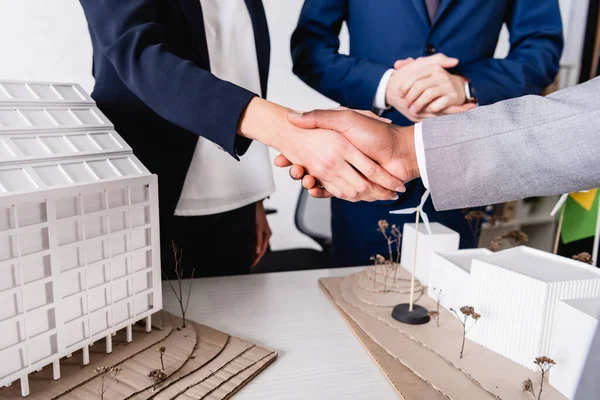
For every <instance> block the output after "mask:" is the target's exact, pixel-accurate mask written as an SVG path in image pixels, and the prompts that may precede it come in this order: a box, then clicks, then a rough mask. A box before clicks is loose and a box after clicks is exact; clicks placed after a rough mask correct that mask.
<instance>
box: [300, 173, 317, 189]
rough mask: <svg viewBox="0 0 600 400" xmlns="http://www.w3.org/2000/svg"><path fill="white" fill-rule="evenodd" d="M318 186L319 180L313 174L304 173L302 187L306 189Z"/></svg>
mask: <svg viewBox="0 0 600 400" xmlns="http://www.w3.org/2000/svg"><path fill="white" fill-rule="evenodd" d="M316 186H317V180H316V179H315V177H314V176H312V175H304V178H302V187H303V188H304V189H312V188H314V187H316Z"/></svg>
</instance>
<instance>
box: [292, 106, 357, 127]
mask: <svg viewBox="0 0 600 400" xmlns="http://www.w3.org/2000/svg"><path fill="white" fill-rule="evenodd" d="M354 116H359V117H361V118H364V117H363V116H362V115H360V114H358V113H356V112H354V111H350V110H339V111H336V110H314V111H310V112H307V113H302V114H301V113H298V112H291V113H289V114H288V121H290V122H291V123H292V124H293V125H295V126H297V127H298V128H303V129H315V128H322V129H330V130H333V131H337V132H344V131H346V130H347V129H349V128H350V127H351V126H352V123H351V120H352V119H353V118H354Z"/></svg>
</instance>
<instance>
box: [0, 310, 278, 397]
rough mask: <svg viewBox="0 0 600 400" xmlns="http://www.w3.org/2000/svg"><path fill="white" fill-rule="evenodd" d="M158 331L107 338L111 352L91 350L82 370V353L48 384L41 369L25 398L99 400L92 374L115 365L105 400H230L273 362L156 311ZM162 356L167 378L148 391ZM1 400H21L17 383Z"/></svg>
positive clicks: (271, 356) (255, 349) (139, 329)
mask: <svg viewBox="0 0 600 400" xmlns="http://www.w3.org/2000/svg"><path fill="white" fill-rule="evenodd" d="M153 322H154V324H157V323H158V325H159V327H160V328H161V329H154V330H152V332H150V333H146V331H145V328H144V327H143V326H134V328H133V340H132V341H131V342H129V343H128V342H127V340H126V332H125V331H119V332H118V333H117V335H116V336H114V337H113V338H112V352H111V353H109V354H107V353H106V346H105V343H104V342H96V343H95V344H94V346H92V347H90V350H89V352H90V356H89V358H90V363H89V364H88V365H85V366H84V365H82V352H81V351H79V352H77V353H73V355H72V356H71V357H70V358H68V359H64V360H61V363H60V365H61V375H62V377H61V378H60V379H58V380H53V375H52V368H51V367H50V368H44V369H42V370H41V371H40V372H38V373H36V374H32V375H30V377H29V385H30V392H31V394H30V395H29V396H28V397H27V399H40V400H41V399H44V400H47V399H65V400H66V399H69V400H76V399H81V400H83V399H86V400H88V399H100V398H101V397H100V395H99V393H98V389H99V387H100V386H99V385H100V379H99V378H98V376H97V374H96V373H95V372H94V370H95V369H96V368H98V367H100V366H109V367H112V366H118V367H120V368H121V369H122V372H121V373H120V374H119V375H118V376H117V377H116V378H115V377H113V376H109V377H108V378H107V379H106V383H107V384H106V385H105V387H106V388H107V389H106V392H105V393H104V400H117V399H119V400H121V399H135V400H142V399H156V400H167V399H183V400H187V399H211V400H221V399H229V398H230V397H231V396H233V395H234V394H235V393H236V392H237V391H239V390H240V389H241V388H242V387H243V386H244V385H245V384H246V383H248V382H249V381H250V380H251V379H252V378H254V377H255V376H256V375H258V374H259V373H260V372H261V371H262V370H264V369H265V368H266V367H267V366H268V365H269V364H271V363H272V362H273V361H274V360H275V358H276V357H277V353H276V352H274V351H272V350H268V349H265V348H262V347H259V346H256V345H254V344H252V343H250V342H248V341H246V340H243V339H240V338H237V337H233V336H229V335H228V334H226V333H223V332H219V331H217V330H214V329H211V328H209V327H207V326H204V325H200V324H196V323H194V322H191V321H187V325H186V327H185V328H183V327H182V321H181V319H180V318H178V317H175V316H173V315H172V314H168V313H166V312H162V311H161V312H160V313H157V314H155V315H154V316H153ZM161 347H164V348H165V352H164V354H163V362H164V372H165V374H166V375H167V378H166V379H165V380H163V381H162V382H160V383H159V384H158V385H157V386H156V387H153V386H154V385H153V381H152V379H151V378H149V377H148V373H149V372H150V371H151V370H154V369H160V368H161V362H160V353H159V349H160V348H161ZM0 398H1V399H15V400H16V399H20V398H22V397H21V392H20V389H19V385H18V384H13V385H11V386H9V387H6V388H2V389H0Z"/></svg>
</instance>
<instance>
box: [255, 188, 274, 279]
mask: <svg viewBox="0 0 600 400" xmlns="http://www.w3.org/2000/svg"><path fill="white" fill-rule="evenodd" d="M270 238H271V228H269V221H267V213H266V212H265V207H264V205H263V202H262V200H261V201H257V202H256V256H255V258H254V262H253V263H252V268H254V267H256V265H257V264H258V262H259V261H260V260H261V258H263V256H264V255H265V253H266V252H267V248H268V247H269V239H270Z"/></svg>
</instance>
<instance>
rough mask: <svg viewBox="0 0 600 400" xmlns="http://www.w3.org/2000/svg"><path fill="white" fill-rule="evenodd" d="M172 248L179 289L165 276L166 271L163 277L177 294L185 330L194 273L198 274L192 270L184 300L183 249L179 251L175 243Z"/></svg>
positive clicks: (172, 243)
mask: <svg viewBox="0 0 600 400" xmlns="http://www.w3.org/2000/svg"><path fill="white" fill-rule="evenodd" d="M171 246H172V248H173V257H174V258H175V276H176V277H177V289H175V287H174V286H173V284H172V283H171V281H170V280H169V279H168V278H167V274H165V273H164V271H163V275H164V276H165V278H167V283H168V284H169V286H170V287H171V290H172V291H173V293H175V297H176V298H177V301H178V302H179V307H180V308H181V319H182V320H183V325H182V327H183V328H185V313H186V312H187V309H188V305H189V304H190V297H191V294H192V282H193V280H192V279H194V273H195V272H196V269H195V268H192V274H191V276H190V278H189V279H190V285H189V287H188V293H187V299H184V294H183V279H184V272H185V271H184V269H183V267H182V265H181V260H182V258H183V249H178V248H177V245H176V244H175V242H171Z"/></svg>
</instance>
